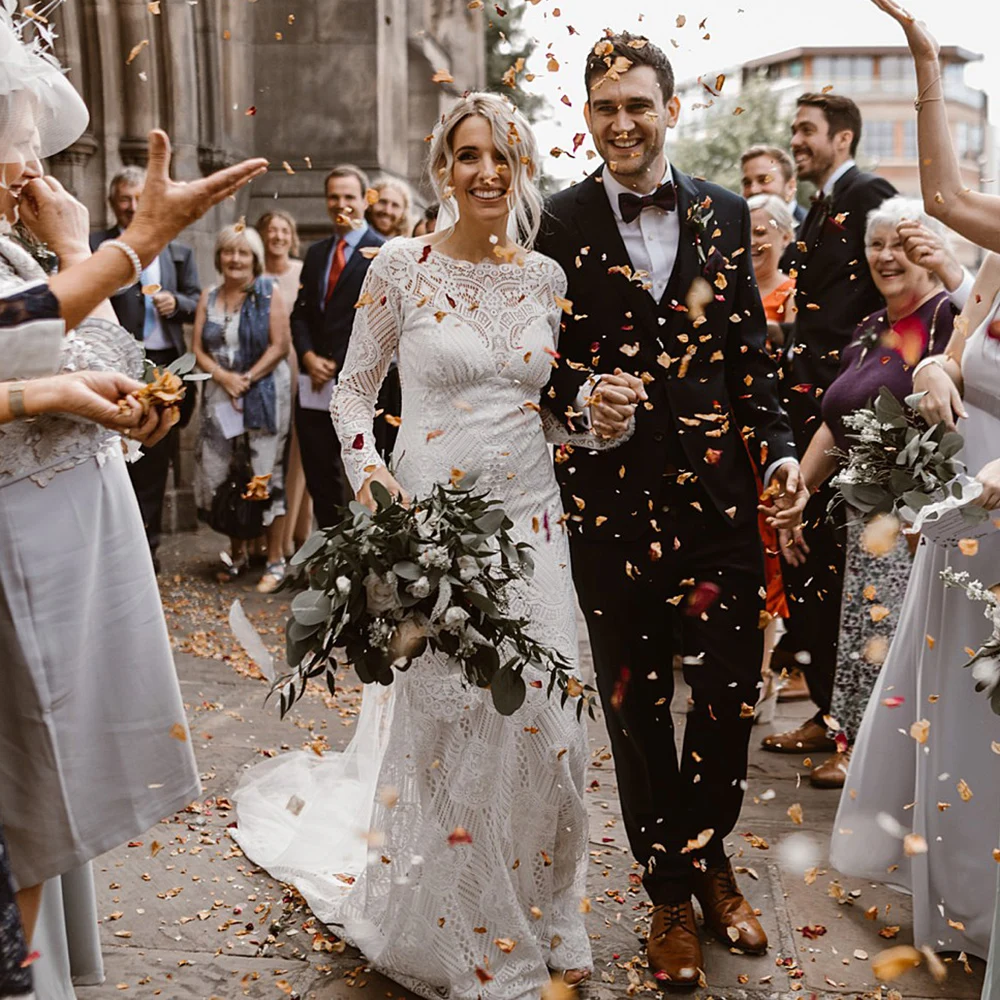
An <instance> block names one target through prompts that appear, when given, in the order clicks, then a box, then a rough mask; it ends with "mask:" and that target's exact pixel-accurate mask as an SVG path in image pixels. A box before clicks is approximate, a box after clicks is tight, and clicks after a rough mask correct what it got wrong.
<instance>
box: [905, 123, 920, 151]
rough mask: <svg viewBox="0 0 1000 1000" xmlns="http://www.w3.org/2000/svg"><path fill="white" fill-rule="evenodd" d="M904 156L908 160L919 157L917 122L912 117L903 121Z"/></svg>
mask: <svg viewBox="0 0 1000 1000" xmlns="http://www.w3.org/2000/svg"><path fill="white" fill-rule="evenodd" d="M903 156H904V158H905V159H907V160H915V159H916V158H917V123H916V122H915V121H914V120H913V119H912V118H910V119H908V120H907V121H905V122H903Z"/></svg>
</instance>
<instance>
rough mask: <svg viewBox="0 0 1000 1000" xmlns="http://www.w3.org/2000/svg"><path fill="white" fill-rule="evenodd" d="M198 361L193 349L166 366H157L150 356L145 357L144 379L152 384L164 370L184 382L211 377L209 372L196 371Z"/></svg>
mask: <svg viewBox="0 0 1000 1000" xmlns="http://www.w3.org/2000/svg"><path fill="white" fill-rule="evenodd" d="M197 363H198V359H197V358H196V357H195V356H194V352H193V351H188V352H187V353H186V354H182V355H181V356H180V357H179V358H175V359H174V360H173V361H171V362H170V364H169V365H167V367H166V368H157V367H156V365H154V364H153V362H152V361H150V360H149V358H143V359H142V368H143V371H142V377H143V381H144V382H145V383H146V384H147V385H152V384H153V383H154V382H155V381H156V380H157V378H158V377H159V375H160V374H161V373H163V372H169V373H170V374H171V375H176V376H177V377H178V378H179V379H181V380H182V381H184V382H204V381H205V380H206V379H210V378H211V377H212V376H211V375H210V374H209V373H208V372H196V371H195V370H194V368H195V365H197Z"/></svg>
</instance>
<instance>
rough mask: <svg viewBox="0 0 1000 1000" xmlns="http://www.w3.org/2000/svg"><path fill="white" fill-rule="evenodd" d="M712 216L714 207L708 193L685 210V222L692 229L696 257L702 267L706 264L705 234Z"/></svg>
mask: <svg viewBox="0 0 1000 1000" xmlns="http://www.w3.org/2000/svg"><path fill="white" fill-rule="evenodd" d="M714 218H715V209H714V208H712V199H711V198H710V197H709V196H708V195H706V196H705V197H704V198H703V199H702V200H701V201H696V202H695V203H694V204H693V205H692V206H691V207H690V208H689V209H688V210H687V224H688V225H689V226H690V227H691V228H692V229H693V230H694V245H695V247H696V248H697V250H698V259H699V260H700V261H701V263H702V266H703V267H704V266H705V265H707V264H708V255H707V254H706V252H705V244H706V242H707V240H706V239H705V234H706V233H707V232H708V227H709V225H710V224H711V222H712V219H714ZM720 256H721V255H720Z"/></svg>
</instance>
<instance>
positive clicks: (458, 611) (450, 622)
mask: <svg viewBox="0 0 1000 1000" xmlns="http://www.w3.org/2000/svg"><path fill="white" fill-rule="evenodd" d="M468 620H469V612H468V611H466V610H465V608H449V609H448V610H447V611H446V612H445V613H444V627H445V628H446V629H448V631H449V632H455V631H457V630H458V629H460V628H461V627H462V626H463V625H464V624H465V623H466V622H467V621H468Z"/></svg>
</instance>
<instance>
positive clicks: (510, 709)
mask: <svg viewBox="0 0 1000 1000" xmlns="http://www.w3.org/2000/svg"><path fill="white" fill-rule="evenodd" d="M526 693H527V689H526V688H525V684H524V677H522V676H521V673H520V671H517V670H514V669H513V668H512V667H503V668H501V669H500V670H498V671H497V673H496V676H495V677H494V678H493V682H492V683H491V684H490V694H491V695H492V696H493V705H494V707H495V708H496V710H497V711H498V712H499V713H500V714H501V715H513V714H514V713H515V712H516V711H517V710H518V709H519V708H520V707H521V706H522V705H523V704H524V697H525V694H526Z"/></svg>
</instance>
